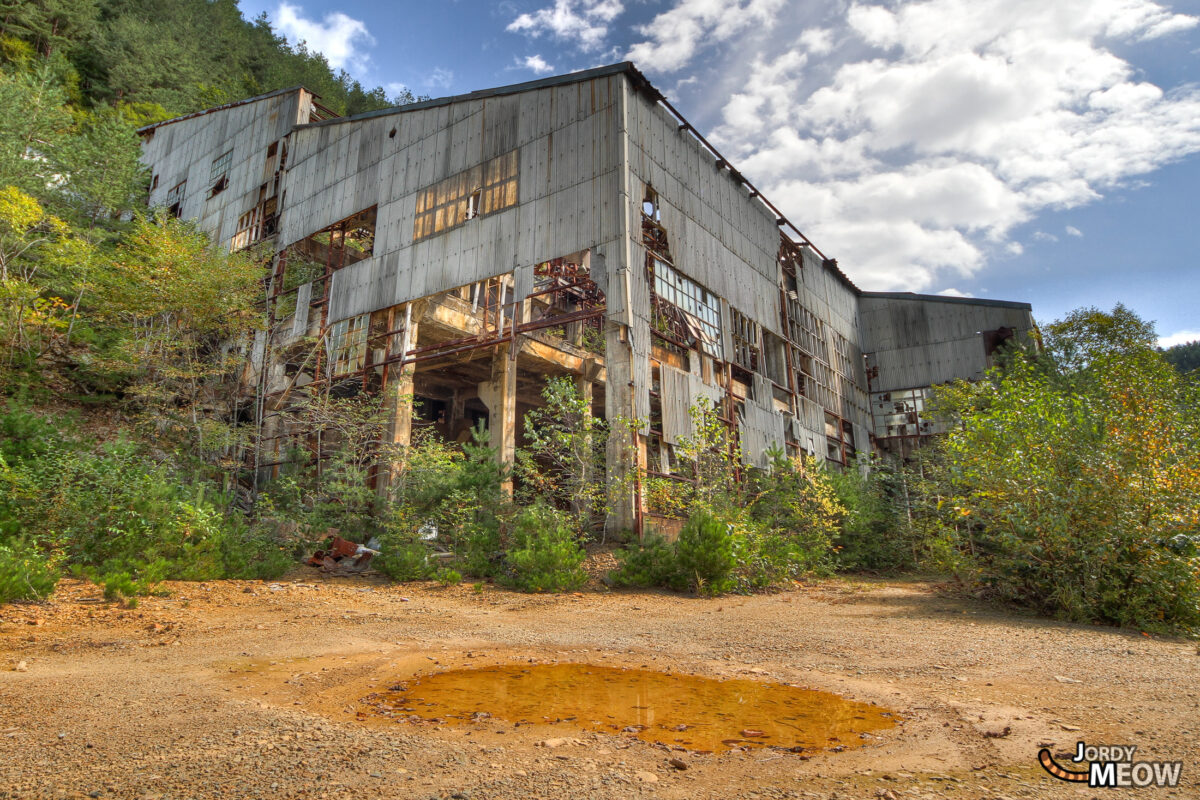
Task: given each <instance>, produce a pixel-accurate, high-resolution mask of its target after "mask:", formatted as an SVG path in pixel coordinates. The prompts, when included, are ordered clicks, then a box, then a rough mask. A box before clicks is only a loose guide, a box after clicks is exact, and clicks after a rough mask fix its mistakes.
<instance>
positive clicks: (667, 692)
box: [364, 664, 896, 752]
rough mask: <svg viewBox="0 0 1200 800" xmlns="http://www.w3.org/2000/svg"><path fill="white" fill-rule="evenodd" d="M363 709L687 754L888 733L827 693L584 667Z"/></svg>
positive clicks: (880, 718) (536, 669)
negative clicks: (508, 725)
mask: <svg viewBox="0 0 1200 800" xmlns="http://www.w3.org/2000/svg"><path fill="white" fill-rule="evenodd" d="M392 689H393V690H392V691H388V692H381V693H378V694H373V695H371V696H369V697H367V698H365V699H364V702H365V703H366V704H367V705H368V706H369V707H370V708H371V709H372V711H373V713H374V714H376V715H378V716H383V717H388V718H393V719H396V720H397V721H405V720H413V721H417V720H434V719H436V720H441V721H444V722H447V723H450V724H459V725H466V724H470V723H471V722H473V721H477V720H479V719H486V718H487V717H486V716H483V715H490V716H491V717H494V718H496V719H500V720H506V721H508V722H512V723H518V722H519V723H525V724H529V723H538V724H547V723H565V724H568V725H571V726H574V727H577V728H583V729H585V730H592V731H604V732H609V733H613V732H616V733H620V732H624V733H627V734H633V735H636V736H637V737H638V738H639V739H644V740H646V741H650V742H661V743H663V744H666V745H678V746H681V747H685V748H687V749H689V750H697V751H712V752H721V751H724V750H729V749H731V748H735V747H747V746H759V747H763V746H772V747H782V748H788V749H797V750H799V749H803V750H810V751H811V750H829V749H833V750H840V749H847V748H851V747H856V746H858V745H860V744H862V743H863V741H862V739H860V738H859V734H861V733H867V732H870V731H877V730H882V729H885V728H891V727H892V726H894V725H895V724H896V720H895V717H894V716H893V714H892V713H891V712H890V711H888V710H887V709H883V708H879V707H878V706H873V705H869V704H867V703H860V702H856V701H853V700H846V699H844V698H842V697H839V696H837V695H835V694H830V693H829V692H819V691H814V690H811V689H800V688H797V687H794V686H784V685H782V684H778V683H765V682H761V681H751V680H741V679H734V680H724V681H719V680H714V679H712V678H701V677H696V676H694V675H672V674H668V673H665V672H653V671H650V670H640V669H617V668H614V667H602V666H595V665H592V664H525V665H521V664H514V665H507V666H496V667H485V668H482V669H459V670H450V671H447V672H439V673H435V674H432V675H424V676H418V677H416V678H412V679H410V680H407V681H405V682H403V683H400V684H398V685H397V686H394V687H392Z"/></svg>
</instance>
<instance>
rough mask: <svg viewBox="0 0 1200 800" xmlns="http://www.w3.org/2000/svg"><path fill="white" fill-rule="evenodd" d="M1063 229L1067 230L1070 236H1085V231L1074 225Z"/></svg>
mask: <svg viewBox="0 0 1200 800" xmlns="http://www.w3.org/2000/svg"><path fill="white" fill-rule="evenodd" d="M1063 230H1064V231H1066V232H1067V235H1068V236H1078V237H1079V238H1081V239H1082V238H1083V231H1081V230H1079V228H1076V227H1075V226H1074V225H1068V226H1067V227H1065V228H1063Z"/></svg>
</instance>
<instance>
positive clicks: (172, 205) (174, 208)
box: [167, 180, 187, 217]
mask: <svg viewBox="0 0 1200 800" xmlns="http://www.w3.org/2000/svg"><path fill="white" fill-rule="evenodd" d="M186 190H187V180H182V181H180V182H179V183H177V184H176V185H175V186H173V187H171V189H170V190H169V191H168V192H167V213H169V214H170V215H171V216H172V217H180V216H182V215H183V195H184V192H185V191H186Z"/></svg>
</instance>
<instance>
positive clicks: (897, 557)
mask: <svg viewBox="0 0 1200 800" xmlns="http://www.w3.org/2000/svg"><path fill="white" fill-rule="evenodd" d="M830 478H831V480H832V482H833V487H834V490H835V491H836V493H837V498H838V500H839V501H840V502H841V504H842V506H844V507H845V514H844V515H843V516H842V519H841V525H840V529H839V530H838V532H837V535H836V536H834V539H833V543H834V547H835V550H836V555H835V561H836V563H837V567H838V569H841V570H851V571H853V570H870V571H877V572H895V571H900V570H907V569H913V568H914V567H916V566H917V565H918V558H919V556H920V552H919V550H920V545H919V537H916V536H915V535H914V531H913V530H912V526H911V525H909V524H908V521H907V520H906V518H905V516H904V514H903V513H902V511H903V504H904V503H905V502H906V499H907V498H908V496H909V494H910V493H909V491H908V490H909V486H908V482H909V480H910V476H909V475H908V474H907V473H906V472H905V471H904V468H903V467H899V468H898V467H897V466H896V465H895V464H893V463H892V462H890V461H885V460H883V459H878V458H875V459H860V461H859V463H857V464H856V465H854V466H853V467H851V468H849V469H846V470H844V471H842V472H835V473H833V474H831V475H830Z"/></svg>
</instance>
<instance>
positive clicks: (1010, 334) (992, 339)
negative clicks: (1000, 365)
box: [980, 327, 1017, 367]
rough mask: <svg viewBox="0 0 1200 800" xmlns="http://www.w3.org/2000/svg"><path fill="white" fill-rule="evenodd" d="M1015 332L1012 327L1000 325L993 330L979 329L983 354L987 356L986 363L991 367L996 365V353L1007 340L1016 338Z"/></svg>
mask: <svg viewBox="0 0 1200 800" xmlns="http://www.w3.org/2000/svg"><path fill="white" fill-rule="evenodd" d="M1016 334H1017V332H1016V331H1015V330H1013V329H1012V328H1007V327H1000V328H997V329H996V330H994V331H981V334H980V335H982V336H983V354H984V357H986V358H987V365H988V366H989V367H993V366H995V365H996V362H995V358H996V353H997V352H998V351H999V350H1000V349H1001V348H1002V347H1003V346H1004V345H1005V344H1006V343H1008V342H1011V341H1014V340H1015V339H1016Z"/></svg>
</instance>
